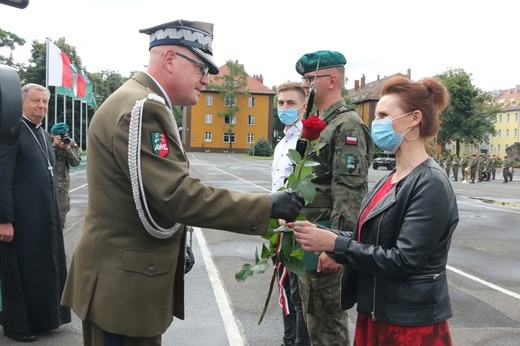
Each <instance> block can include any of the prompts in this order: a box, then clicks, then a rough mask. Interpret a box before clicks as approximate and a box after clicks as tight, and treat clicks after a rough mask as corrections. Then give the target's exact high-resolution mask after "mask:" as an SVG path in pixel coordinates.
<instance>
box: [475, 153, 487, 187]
mask: <svg viewBox="0 0 520 346" xmlns="http://www.w3.org/2000/svg"><path fill="white" fill-rule="evenodd" d="M477 160H478V161H477V179H478V181H482V172H484V171H485V170H486V160H485V159H484V156H483V155H479V157H478V159H477Z"/></svg>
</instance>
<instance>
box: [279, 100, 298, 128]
mask: <svg viewBox="0 0 520 346" xmlns="http://www.w3.org/2000/svg"><path fill="white" fill-rule="evenodd" d="M302 106H303V104H302ZM302 106H300V107H298V108H288V109H282V108H278V119H280V121H281V122H282V123H283V124H285V125H292V124H294V123H295V122H296V121H297V120H298V118H299V116H300V115H299V114H298V110H299V109H300V108H301V107H302Z"/></svg>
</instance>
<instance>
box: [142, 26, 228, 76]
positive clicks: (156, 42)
mask: <svg viewBox="0 0 520 346" xmlns="http://www.w3.org/2000/svg"><path fill="white" fill-rule="evenodd" d="M139 32H140V33H142V34H147V35H150V46H149V49H152V48H153V47H155V46H160V45H170V44H173V45H177V46H184V47H186V48H188V49H190V50H191V51H192V52H194V53H195V54H197V55H198V56H200V57H201V58H202V59H203V60H204V61H205V62H206V63H207V64H208V67H209V73H211V74H218V72H219V71H218V67H217V65H216V64H215V62H214V61H213V48H212V47H211V44H212V41H213V24H212V23H206V22H194V21H191V20H184V19H178V20H174V21H173V22H168V23H164V24H160V25H156V26H154V27H151V28H147V29H141V30H139Z"/></svg>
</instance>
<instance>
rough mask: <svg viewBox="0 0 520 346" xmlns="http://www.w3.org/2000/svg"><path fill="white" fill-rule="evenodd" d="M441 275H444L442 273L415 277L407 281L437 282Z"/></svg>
mask: <svg viewBox="0 0 520 346" xmlns="http://www.w3.org/2000/svg"><path fill="white" fill-rule="evenodd" d="M443 274H444V271H442V272H440V273H437V274H424V275H415V276H410V278H409V280H420V279H432V280H437V279H438V278H439V277H440V276H441V275H443Z"/></svg>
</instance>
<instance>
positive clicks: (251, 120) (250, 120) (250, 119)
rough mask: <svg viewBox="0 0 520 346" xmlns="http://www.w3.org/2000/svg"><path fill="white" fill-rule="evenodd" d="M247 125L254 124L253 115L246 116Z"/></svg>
mask: <svg viewBox="0 0 520 346" xmlns="http://www.w3.org/2000/svg"><path fill="white" fill-rule="evenodd" d="M247 124H248V125H254V124H255V116H254V115H248V116H247Z"/></svg>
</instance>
